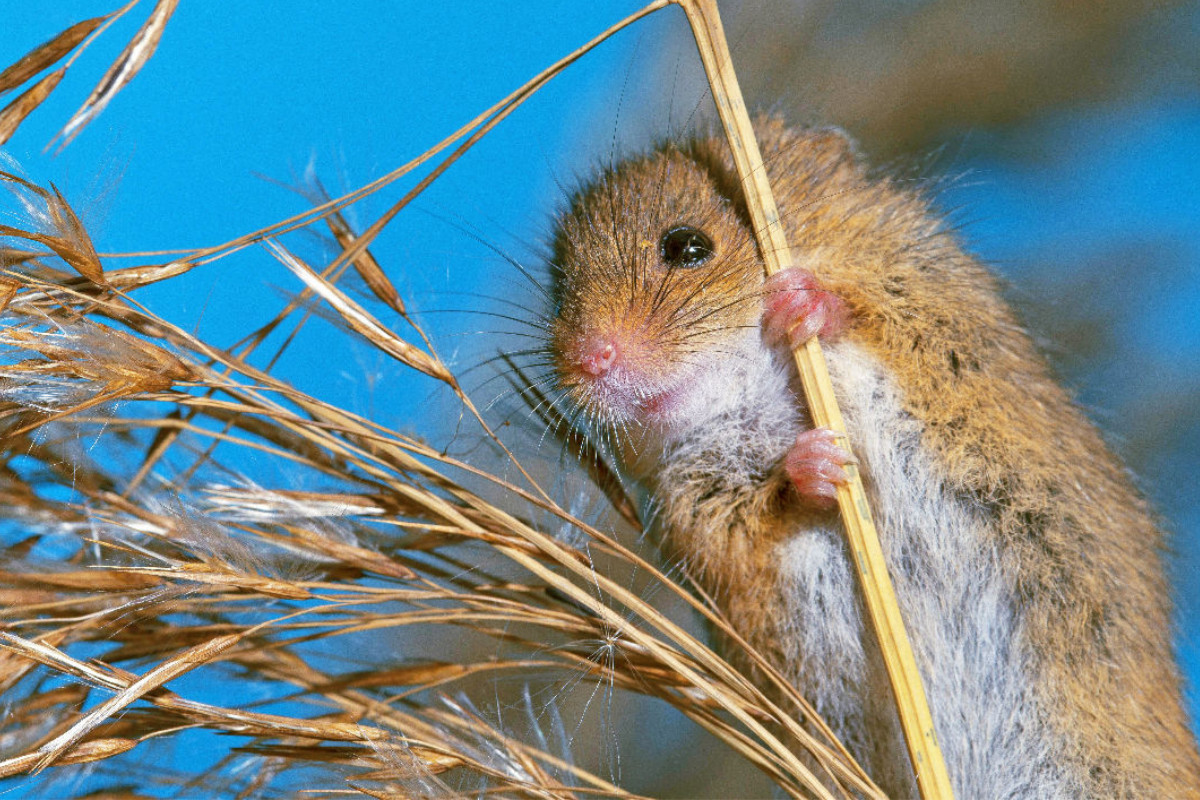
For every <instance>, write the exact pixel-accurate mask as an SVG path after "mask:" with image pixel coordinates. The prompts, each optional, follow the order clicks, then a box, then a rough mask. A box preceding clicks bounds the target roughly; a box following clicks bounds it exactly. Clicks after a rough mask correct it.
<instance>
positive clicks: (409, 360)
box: [266, 239, 454, 384]
mask: <svg viewBox="0 0 1200 800" xmlns="http://www.w3.org/2000/svg"><path fill="white" fill-rule="evenodd" d="M266 244H267V247H269V248H270V250H271V252H272V253H273V254H274V255H275V257H276V258H278V259H279V262H280V263H281V264H283V265H284V266H285V267H287V268H288V269H289V270H291V271H292V273H293V274H294V275H295V276H296V277H297V278H299V279H300V280H302V281H303V282H304V285H305V286H307V287H308V288H309V289H311V290H312V291H313V292H314V293H316V294H317V295H318V296H320V297H321V298H322V299H324V300H325V302H327V303H329V305H331V306H333V309H334V310H335V311H337V312H338V314H340V315H341V317H342V319H344V320H345V321H346V323H347V324H348V325H349V326H350V327H351V328H352V329H353V330H354V331H355V332H356V333H358V334H360V335H361V336H363V337H365V338H366V339H367V340H368V341H369V342H371V344H373V345H375V346H376V347H378V348H379V349H380V350H382V351H384V352H385V353H387V354H388V355H390V356H391V357H392V358H395V359H396V360H397V361H399V362H401V363H402V364H407V365H408V366H410V367H412V368H413V369H415V370H418V371H420V372H424V373H425V374H426V375H428V376H430V377H431V378H436V379H438V380H439V381H442V382H444V383H449V384H453V382H454V376H452V375H451V374H450V373H449V371H447V370H446V368H445V367H443V366H442V365H441V363H440V362H439V361H437V360H435V359H434V358H433V357H432V356H430V355H429V354H428V353H426V352H425V351H424V350H421V349H420V348H418V347H414V346H413V345H411V344H409V343H408V342H406V341H404V340H403V339H401V338H400V337H399V336H397V335H396V334H394V333H392V332H391V331H390V330H388V329H387V328H386V327H384V325H383V323H382V322H380V321H379V320H377V319H375V317H373V316H372V315H371V314H370V312H368V311H367V310H366V309H365V308H363V307H362V306H360V305H359V304H358V303H356V302H354V301H353V300H351V299H350V298H349V297H347V296H346V294H345V293H343V292H342V291H341V290H340V289H338V288H337V287H336V286H334V285H333V284H332V283H330V282H329V281H327V280H324V279H323V278H321V276H320V275H318V274H317V273H316V272H315V271H314V270H313V269H312V268H311V267H309V266H308V265H307V264H305V263H303V262H302V261H300V259H298V258H296V257H295V256H294V255H292V254H291V253H289V252H288V251H287V250H286V249H285V248H284V247H283V246H282V245H281V244H279V243H278V242H276V241H275V240H274V239H268V240H267V243H266Z"/></svg>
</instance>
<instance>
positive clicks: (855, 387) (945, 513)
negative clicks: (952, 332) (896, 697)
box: [779, 342, 1080, 800]
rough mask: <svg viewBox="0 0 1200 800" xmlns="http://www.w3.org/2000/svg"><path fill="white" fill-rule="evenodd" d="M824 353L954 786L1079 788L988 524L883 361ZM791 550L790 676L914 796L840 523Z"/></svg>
mask: <svg viewBox="0 0 1200 800" xmlns="http://www.w3.org/2000/svg"><path fill="white" fill-rule="evenodd" d="M827 353H828V361H829V365H830V371H831V374H832V376H833V379H834V383H835V386H836V387H837V389H838V399H839V402H840V403H841V407H842V412H843V414H844V416H845V418H846V420H847V425H848V427H849V429H850V434H851V438H852V441H853V446H854V449H855V452H856V455H857V456H858V457H859V459H860V460H861V462H862V464H863V471H864V474H865V475H866V479H867V488H868V493H869V495H870V500H871V503H872V510H873V512H874V514H875V517H876V524H877V526H878V528H879V531H880V538H881V540H882V545H883V549H884V553H885V557H886V559H887V562H888V566H889V570H890V572H891V576H892V580H893V582H894V584H895V587H896V593H897V596H898V598H899V602H900V607H901V611H902V613H903V616H904V620H905V624H906V627H907V629H908V633H909V637H910V639H911V640H912V643H913V647H914V650H915V655H916V658H917V662H918V664H919V667H920V671H921V675H922V677H923V679H924V681H925V690H926V693H927V695H928V697H929V700H930V704H931V706H932V709H933V715H934V721H935V725H936V727H937V734H938V738H939V741H940V743H941V746H942V750H943V753H944V755H945V758H946V762H947V767H948V769H949V771H950V774H951V778H952V783H953V784H954V788H955V794H956V796H957V797H959V798H961V799H962V800H976V799H980V800H982V799H983V798H1015V797H1028V798H1038V799H1039V800H1042V799H1043V798H1057V797H1063V798H1067V797H1077V796H1079V791H1080V787H1079V786H1078V785H1077V784H1075V782H1074V781H1072V780H1071V779H1070V776H1069V775H1065V774H1063V772H1062V770H1061V769H1059V768H1056V767H1055V764H1056V763H1061V759H1060V758H1058V757H1057V756H1060V755H1061V750H1060V748H1061V747H1062V746H1063V744H1064V743H1061V742H1057V741H1055V740H1054V737H1053V736H1052V734H1051V732H1050V731H1049V730H1047V728H1046V726H1045V724H1044V723H1043V722H1042V721H1041V720H1039V718H1038V714H1037V711H1036V708H1035V703H1034V699H1033V697H1032V692H1031V689H1030V685H1029V681H1030V675H1031V670H1030V668H1029V665H1028V664H1027V659H1026V658H1025V655H1024V648H1023V646H1022V644H1021V640H1022V636H1021V619H1020V615H1019V614H1018V613H1016V606H1015V603H1014V598H1013V592H1012V590H1011V588H1010V586H1009V585H1008V582H1007V581H1006V579H1005V576H1004V574H1003V572H1002V570H1001V567H1000V564H999V558H998V554H997V553H996V550H995V545H994V541H995V537H994V535H993V534H992V533H990V532H989V531H988V529H987V525H988V521H987V520H986V518H984V517H983V515H982V514H981V513H979V511H978V510H976V509H973V508H971V507H970V506H969V505H968V501H966V500H964V499H962V498H961V497H957V496H955V495H953V494H951V493H950V492H948V491H947V490H946V488H945V487H944V486H943V483H942V480H941V478H940V475H939V473H938V471H937V470H936V469H935V468H934V464H933V460H932V458H931V456H930V455H929V454H928V453H927V452H926V451H925V449H924V448H923V447H922V445H921V441H920V439H921V436H920V435H921V428H920V423H918V422H917V421H916V420H914V419H912V418H911V417H910V416H909V415H908V414H906V413H905V412H904V410H903V404H902V403H901V396H900V393H899V390H898V388H897V387H896V386H895V385H894V384H893V382H892V381H891V380H889V379H888V377H887V375H886V373H885V371H884V370H883V368H882V367H881V365H880V364H879V363H878V362H877V361H876V360H875V359H874V358H873V357H872V356H871V355H870V354H868V353H867V352H866V351H864V350H863V349H862V348H861V347H858V346H856V345H854V344H852V343H846V342H842V343H835V344H832V345H830V346H828V347H827ZM780 550H781V552H780V553H779V556H780V561H781V563H782V564H783V565H784V567H783V582H784V586H783V594H784V603H785V605H786V606H787V607H788V612H789V613H787V614H786V615H785V616H786V619H787V620H788V623H787V628H790V630H786V631H784V633H785V635H784V636H783V637H782V638H783V640H784V641H786V642H788V643H789V644H790V645H792V646H794V647H795V652H793V653H787V654H786V656H787V660H788V663H789V665H793V666H794V669H793V671H792V674H791V675H790V676H789V677H790V678H791V679H792V680H793V681H794V682H795V683H796V685H797V686H798V688H800V689H801V691H802V692H803V693H804V694H805V695H806V696H807V697H809V698H810V700H811V701H813V702H814V703H815V704H816V706H817V708H818V711H819V712H820V713H821V714H822V716H824V717H825V718H826V719H827V720H828V721H829V722H830V724H831V725H833V726H834V729H835V731H837V733H838V734H839V736H840V737H842V738H843V740H844V741H845V742H846V744H847V745H848V746H850V747H851V749H852V750H853V751H854V752H855V753H856V754H862V757H863V759H864V761H865V762H867V763H864V765H863V766H864V767H866V768H867V770H868V771H869V772H870V773H871V774H872V775H874V776H876V777H877V780H879V781H880V782H881V783H882V784H883V785H884V786H885V787H887V788H889V789H890V790H891V791H892V792H896V793H897V794H900V795H903V794H905V793H907V794H909V795H914V794H915V787H914V786H913V784H912V781H911V778H909V777H908V774H909V767H908V757H907V754H906V752H905V750H904V747H903V744H902V740H901V737H900V733H899V723H898V721H897V719H896V714H895V711H894V709H893V706H892V700H891V690H890V688H889V686H888V680H887V676H886V673H885V672H884V669H883V666H882V662H881V659H880V657H879V654H878V651H877V648H876V647H875V645H874V644H873V634H872V633H870V632H869V631H867V632H864V630H863V625H862V616H861V601H860V599H859V594H858V590H857V588H856V585H855V579H854V577H853V576H852V574H851V571H850V567H849V564H848V561H847V557H846V548H845V545H844V544H843V541H842V535H841V533H840V531H839V530H836V529H833V528H828V529H821V528H815V529H814V528H806V529H804V530H800V531H797V533H796V534H795V535H794V536H792V537H791V538H790V539H789V540H787V541H786V542H785V543H784V544H782V545H780ZM864 642H866V643H867V644H866V645H865V646H864ZM880 742H884V744H883V745H882V746H881V745H880V744H879V743H880ZM1055 751H1058V752H1055Z"/></svg>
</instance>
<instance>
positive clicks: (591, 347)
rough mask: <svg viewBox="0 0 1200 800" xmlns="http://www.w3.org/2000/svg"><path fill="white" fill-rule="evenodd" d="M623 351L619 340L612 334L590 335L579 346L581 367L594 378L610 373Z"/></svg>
mask: <svg viewBox="0 0 1200 800" xmlns="http://www.w3.org/2000/svg"><path fill="white" fill-rule="evenodd" d="M620 357H621V351H620V348H619V346H618V345H617V340H616V339H615V338H614V337H612V336H589V337H587V338H585V339H584V340H583V342H582V344H581V345H580V347H579V352H578V358H579V368H580V369H582V370H583V371H584V372H586V373H587V374H588V375H591V376H592V377H594V378H599V377H601V376H603V375H606V374H608V372H609V370H611V369H612V368H613V367H614V366H616V364H617V361H618V359H620Z"/></svg>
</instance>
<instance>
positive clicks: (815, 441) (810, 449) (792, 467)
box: [783, 428, 853, 508]
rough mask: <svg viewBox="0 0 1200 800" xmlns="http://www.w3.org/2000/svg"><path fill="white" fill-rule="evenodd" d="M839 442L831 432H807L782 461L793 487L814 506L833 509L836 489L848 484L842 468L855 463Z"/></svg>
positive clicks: (817, 429)
mask: <svg viewBox="0 0 1200 800" xmlns="http://www.w3.org/2000/svg"><path fill="white" fill-rule="evenodd" d="M837 438H838V437H837V434H835V433H834V432H833V431H831V430H829V429H828V428H814V429H812V430H808V431H804V432H803V433H801V434H800V435H799V436H797V437H796V443H795V444H793V445H792V449H791V450H789V451H788V454H787V456H785V457H784V459H783V468H784V470H786V471H787V474H788V477H789V478H791V479H792V485H793V486H795V487H796V491H798V492H799V493H800V497H801V498H803V500H804V502H805V503H807V504H809V505H811V506H816V507H817V508H832V507H833V505H834V503H836V502H837V485H838V484H839V483H845V482H846V480H847V477H848V476H847V475H846V470H844V469H842V467H844V466H845V465H846V464H849V463H850V462H851V461H852V460H853V459H852V457H851V456H850V454H849V453H847V452H846V451H845V450H844V449H843V448H842V447H841V446H839V445H838V444H837Z"/></svg>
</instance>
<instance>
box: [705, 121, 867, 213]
mask: <svg viewBox="0 0 1200 800" xmlns="http://www.w3.org/2000/svg"><path fill="white" fill-rule="evenodd" d="M754 134H755V136H757V137H758V147H759V150H760V151H761V152H762V157H763V161H764V162H765V163H766V166H767V171H768V173H769V174H770V175H771V184H772V186H773V187H774V188H775V192H776V194H779V193H781V191H782V189H783V188H784V187H782V186H778V185H777V184H779V183H780V181H781V180H782V179H783V176H785V175H791V176H798V175H809V176H813V177H817V176H819V177H820V178H821V179H822V180H825V181H829V180H839V179H840V180H849V181H857V180H859V179H861V178H864V177H865V169H864V167H863V166H862V162H861V160H860V159H859V156H858V148H857V147H856V146H855V144H854V141H853V139H851V138H850V136H849V135H848V134H847V133H846V132H845V131H843V130H842V129H841V128H836V127H821V128H804V127H792V126H790V125H788V123H787V122H785V121H784V119H783V118H782V117H780V116H778V115H776V114H763V115H759V116H757V117H755V118H754ZM687 153H688V155H689V156H690V157H691V158H692V159H693V160H695V161H696V163H697V164H699V165H700V167H701V169H703V170H704V171H705V172H707V173H708V175H709V177H711V178H712V181H713V183H714V184H716V186H717V189H718V190H719V191H720V192H721V194H722V195H723V196H724V197H726V198H728V199H729V200H730V201H731V202H733V203H734V205H735V206H736V207H738V208H741V207H742V206H743V205H744V200H743V198H742V191H741V182H740V181H739V180H738V176H737V170H736V168H735V167H734V165H733V154H732V153H731V152H730V150H729V144H728V143H727V142H726V141H725V136H724V135H723V134H722V133H720V132H719V131H718V132H716V133H714V134H713V135H711V136H706V137H700V138H697V139H695V140H693V141H692V142H691V144H690V146H689V147H688V148H687Z"/></svg>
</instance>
